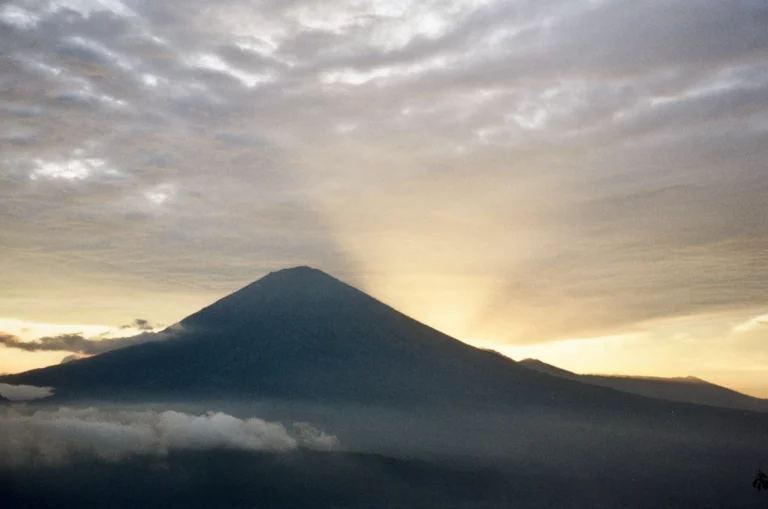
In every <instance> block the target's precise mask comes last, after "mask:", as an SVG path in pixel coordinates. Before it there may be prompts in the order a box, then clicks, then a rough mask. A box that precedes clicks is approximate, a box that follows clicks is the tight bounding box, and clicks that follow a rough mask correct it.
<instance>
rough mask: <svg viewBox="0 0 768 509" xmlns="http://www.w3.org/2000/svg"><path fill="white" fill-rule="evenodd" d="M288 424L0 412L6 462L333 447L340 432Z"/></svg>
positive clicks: (1, 462)
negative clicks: (178, 451) (289, 427)
mask: <svg viewBox="0 0 768 509" xmlns="http://www.w3.org/2000/svg"><path fill="white" fill-rule="evenodd" d="M294 428H295V431H294V432H293V433H291V432H289V431H287V430H286V429H285V427H284V426H283V425H282V424H279V423H273V422H266V421H263V420H261V419H257V418H250V419H237V418H235V417H232V416H231V415H227V414H224V413H213V412H209V413H207V414H205V415H189V414H185V413H180V412H174V411H165V412H154V411H146V412H133V411H104V410H99V409H96V408H87V409H69V408H60V409H58V410H56V411H42V410H41V411H37V412H34V413H33V414H31V415H24V414H22V413H20V412H18V411H17V410H14V409H8V410H5V411H2V412H1V413H0V450H2V451H3V454H2V456H0V466H3V467H18V466H24V465H34V464H60V463H66V462H68V461H71V460H76V459H78V458H84V457H95V458H100V459H105V460H113V461H119V460H121V459H123V458H126V457H128V456H131V455H138V454H144V455H157V456H163V455H166V454H167V453H168V452H169V451H171V450H174V449H193V450H208V449H217V448H227V449H240V450H245V451H275V452H282V451H290V450H294V449H296V448H298V447H307V448H313V449H320V450H331V449H333V448H335V447H336V446H337V445H338V441H337V440H336V438H335V437H333V436H331V435H327V434H325V433H323V432H321V431H318V430H316V429H314V428H312V427H311V426H310V425H309V424H307V423H297V424H296V425H294Z"/></svg>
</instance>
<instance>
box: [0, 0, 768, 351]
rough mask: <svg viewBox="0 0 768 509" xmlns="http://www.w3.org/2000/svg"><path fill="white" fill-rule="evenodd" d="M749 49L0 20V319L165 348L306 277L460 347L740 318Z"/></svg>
mask: <svg viewBox="0 0 768 509" xmlns="http://www.w3.org/2000/svg"><path fill="white" fill-rule="evenodd" d="M766 48H768V6H766V4H765V2H762V1H756V0H733V1H729V2H723V1H721V0H697V1H682V0H677V1H676V0H668V1H651V0H647V1H638V2H631V3H627V2H621V1H619V0H605V1H600V2H594V1H577V2H574V1H562V0H546V1H537V2H532V1H527V0H518V1H514V2H508V1H503V0H452V1H431V0H430V1H419V2H416V1H411V0H408V1H402V2H388V1H385V2H375V3H366V2H358V1H356V0H347V1H338V2H323V3H318V2H310V1H303V0H297V1H291V2H285V1H278V0H262V1H255V2H246V1H234V0H226V1H221V2H215V3H211V2H202V1H198V0H195V1H186V2H180V1H169V2H150V1H146V0H123V1H121V0H109V1H106V0H102V1H100V0H77V1H74V0H56V1H48V0H15V1H11V2H6V3H4V4H3V5H2V7H0V50H2V53H3V55H6V57H7V58H6V59H5V64H4V65H5V70H4V72H3V73H2V76H0V86H1V87H2V90H3V91H4V94H3V95H4V98H5V101H4V103H3V105H2V107H1V108H0V125H2V126H3V127H2V128H0V147H2V157H0V217H2V229H3V244H4V249H3V252H2V254H1V255H0V256H2V266H3V267H4V269H3V270H4V281H6V283H5V287H6V288H7V291H6V292H5V293H4V296H3V297H2V304H3V306H2V307H3V309H6V310H8V311H7V312H8V313H10V314H11V317H18V318H23V319H30V320H37V321H51V322H56V321H57V320H58V321H60V322H62V323H63V322H70V321H71V320H73V317H74V316H76V317H77V318H76V319H77V320H80V321H82V322H86V321H87V322H88V323H92V322H93V321H97V322H101V323H111V324H117V323H125V322H126V321H127V320H129V319H131V318H132V317H135V316H150V317H152V318H153V319H154V320H160V321H163V322H165V323H172V322H174V321H177V320H179V319H180V318H182V317H183V316H185V315H186V314H188V313H190V312H192V311H194V310H196V309H198V308H200V307H202V306H203V305H205V304H207V303H209V302H210V301H212V300H213V299H214V298H215V297H218V296H221V295H224V294H226V293H228V292H230V291H232V290H235V289H236V288H238V287H239V286H241V285H243V284H245V283H248V282H249V281H251V280H253V279H255V278H256V277H258V276H260V275H262V274H264V273H266V272H267V271H269V270H272V269H275V268H282V267H285V266H289V265H298V264H305V263H307V264H310V265H314V266H318V267H320V268H324V269H327V270H330V271H332V272H334V273H335V274H337V275H340V276H341V277H342V278H344V279H346V280H348V281H350V282H352V283H357V284H361V285H364V286H365V288H366V289H367V290H369V291H371V292H372V293H373V294H374V295H376V296H378V297H381V298H383V299H385V300H386V301H387V302H390V303H392V304H393V305H395V306H396V307H398V308H400V309H403V310H404V311H406V312H409V313H412V314H414V315H415V316H416V317H417V318H420V319H422V320H425V321H427V322H429V323H430V324H433V325H436V326H438V327H439V328H441V329H444V330H446V331H447V332H450V333H453V334H455V335H457V336H459V337H461V338H463V339H466V340H469V341H478V340H479V339H478V338H480V339H483V340H485V342H486V343H489V342H493V343H495V344H507V345H514V344H532V343H541V342H547V341H555V340H561V339H564V338H578V337H588V336H598V335H605V334H619V333H625V332H635V331H637V330H639V329H642V328H643V327H646V326H649V325H648V324H653V323H656V322H658V321H660V320H676V319H678V318H679V317H686V316H709V315H715V314H718V313H728V314H738V315H740V316H741V317H742V319H746V318H747V317H749V316H754V315H757V314H760V313H763V312H764V309H763V310H760V308H761V306H764V305H765V300H764V297H765V294H764V289H765V288H766V287H768V279H767V278H768V275H767V274H766V271H765V270H763V267H765V266H766V264H768V258H767V256H768V255H766V253H768V222H766V221H765V220H764V216H765V214H764V210H765V205H764V204H765V196H766V194H767V193H768V181H767V180H766V179H765V178H764V173H765V168H764V161H765V160H766V157H768V152H767V151H768V148H767V147H766V144H765V143H764V140H765V138H766V136H767V135H768V53H766ZM62 295H66V299H62ZM51 344H53V343H52V342H51Z"/></svg>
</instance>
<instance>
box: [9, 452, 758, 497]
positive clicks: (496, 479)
mask: <svg viewBox="0 0 768 509" xmlns="http://www.w3.org/2000/svg"><path fill="white" fill-rule="evenodd" d="M720 488H722V487H720ZM715 493H717V495H715ZM0 501H2V503H1V504H0V506H2V507H3V508H5V509H15V508H30V507H35V508H57V509H60V508H70V507H71V508H103V507H111V508H129V507H130V508H133V507H144V508H154V507H157V508H161V507H162V508H169V507H206V508H240V507H249V508H303V509H305V508H331V507H333V508H360V507H366V508H393V507H418V508H428V507H440V508H464V507H466V508H469V507H471V508H485V507H487V508H491V507H493V508H496V507H499V508H501V507H525V508H539V507H540V508H545V507H546V508H549V507H569V508H578V507H584V508H600V507H605V508H616V507H622V508H633V507H638V508H640V507H643V508H647V507H658V508H663V507H670V508H672V507H674V508H687V507H690V508H694V507H695V508H702V507H756V508H757V507H764V505H765V502H766V501H765V500H764V497H761V496H759V495H758V494H757V493H756V492H755V493H752V492H751V491H750V489H749V483H748V482H746V481H745V483H744V488H743V491H742V490H741V489H739V490H735V491H733V492H728V491H727V490H726V491H723V490H722V489H720V490H719V491H716V490H715V489H714V488H713V487H712V486H707V485H704V486H700V485H698V483H688V484H686V483H678V482H676V481H675V480H672V479H666V480H665V479H655V480H654V479H623V478H586V477H582V478H578V477H577V475H576V474H574V475H573V476H571V477H568V476H562V475H561V476H556V475H530V474H523V473H519V472H514V471H511V470H505V469H504V468H502V467H498V466H497V467H494V468H491V467H485V468H484V467H479V466H474V467H469V466H466V465H462V464H459V463H457V464H453V465H452V464H446V463H444V462H443V463H435V462H425V461H419V460H405V459H393V458H387V457H384V456H378V455H365V454H351V453H318V452H311V451H299V452H294V453H289V454H272V453H246V452H239V451H227V450H220V451H212V452H211V451H209V452H183V453H180V452H176V453H173V454H171V455H169V456H168V457H166V458H148V457H136V458H134V459H132V460H127V461H122V462H119V463H111V462H102V461H90V462H79V463H77V464H74V465H65V466H61V467H43V468H36V469H29V468H28V469H24V470H18V469H17V470H14V471H6V472H0Z"/></svg>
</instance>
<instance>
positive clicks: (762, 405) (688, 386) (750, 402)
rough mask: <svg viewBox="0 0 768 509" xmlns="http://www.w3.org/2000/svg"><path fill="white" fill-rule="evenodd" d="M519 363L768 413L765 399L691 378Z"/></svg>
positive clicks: (645, 392) (650, 393) (637, 390)
mask: <svg viewBox="0 0 768 509" xmlns="http://www.w3.org/2000/svg"><path fill="white" fill-rule="evenodd" d="M518 364H520V365H521V366H525V367H527V368H530V369H531V370H535V371H538V372H541V373H546V374H549V375H552V376H557V377H561V378H565V379H568V380H574V381H579V382H583V383H587V384H592V385H596V386H601V387H608V388H611V389H615V390H618V391H622V392H626V393H629V394H638V395H641V396H647V397H651V398H656V399H663V400H668V401H678V402H683V403H693V404H697V405H709V406H715V407H722V408H733V409H738V410H750V411H759V412H768V400H765V399H761V398H755V397H753V396H749V395H747V394H743V393H741V392H738V391H735V390H733V389H729V388H727V387H723V386H721V385H717V384H713V383H712V382H708V381H706V380H702V379H701V378H697V377H693V376H685V377H652V376H628V375H599V374H577V373H574V372H572V371H568V370H565V369H562V368H559V367H557V366H553V365H552V364H548V363H546V362H543V361H541V360H539V359H531V358H529V359H523V360H521V361H519V363H518Z"/></svg>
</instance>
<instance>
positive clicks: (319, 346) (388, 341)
mask: <svg viewBox="0 0 768 509" xmlns="http://www.w3.org/2000/svg"><path fill="white" fill-rule="evenodd" d="M161 334H163V335H167V336H168V339H165V340H162V341H153V342H148V343H144V344H139V345H134V346H130V347H127V348H122V349H119V350H114V351H111V352H106V353H103V354H101V355H97V356H94V357H90V358H86V359H80V360H76V361H72V362H68V363H65V364H60V365H56V366H51V367H47V368H43V369H37V370H32V371H28V372H26V373H21V374H15V375H6V376H5V377H0V379H1V380H2V381H5V382H7V383H15V384H22V383H23V384H30V385H37V386H46V387H53V388H54V389H55V391H56V398H59V399H61V398H65V399H66V398H75V399H78V398H109V399H118V400H121V399H137V398H178V399H186V398H194V399H200V398H205V397H210V398H215V397H227V398H231V397H241V398H287V399H298V400H311V401H359V402H407V401H432V402H440V401H441V400H456V399H465V400H466V399H470V400H473V401H500V400H503V401H506V402H517V403H525V402H526V401H529V402H532V401H535V402H536V403H537V404H547V403H548V402H549V403H556V402H558V401H561V400H567V401H570V402H576V401H581V400H582V399H585V398H586V399H587V400H590V401H593V402H598V401H602V400H605V399H608V400H610V399H612V398H614V399H615V395H614V394H612V391H607V390H605V389H600V388H595V387H592V386H587V385H583V384H573V383H570V382H567V381H565V380H561V379H559V378H554V377H550V376H546V375H542V374H539V373H535V372H532V371H531V370H529V369H527V368H525V367H522V366H519V365H518V364H517V363H515V362H514V361H512V360H511V359H508V358H506V357H503V356H502V355H500V354H498V353H496V352H492V351H487V350H482V349H478V348H474V347H472V346H469V345H467V344H465V343H462V342H460V341H458V340H456V339H453V338H451V337H449V336H447V335H446V334H443V333H441V332H439V331H437V330H435V329H433V328H431V327H428V326H426V325H424V324H422V323H419V322H417V321H416V320H413V319H412V318H409V317H408V316H406V315H404V314H402V313H400V312H399V311H396V310H395V309H393V308H391V307H389V306H387V305H385V304H383V303H381V302H379V301H378V300H376V299H374V298H372V297H370V296H368V295H366V294H365V293H363V292H361V291H360V290H357V289H355V288H353V287H352V286H349V285H347V284H345V283H343V282H341V281H339V280H337V279H335V278H333V277H331V276H329V275H328V274H326V273H324V272H322V271H319V270H316V269H312V268H309V267H297V268H292V269H285V270H281V271H278V272H273V273H270V274H268V275H267V276H265V277H263V278H261V279H259V280H258V281H256V282H254V283H252V284H250V285H248V286H246V287H244V288H242V289H240V290H238V291H236V292H234V293H232V294H231V295H228V296H226V297H224V298H222V299H221V300H219V301H217V302H215V303H213V304H211V305H210V306H208V307H206V308H204V309H202V310H200V311H198V312H197V313H194V314H192V315H190V316H188V317H187V318H185V319H183V320H182V321H181V322H180V323H178V324H176V325H174V326H171V327H169V328H168V329H166V330H165V331H163V332H162V333H161Z"/></svg>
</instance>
